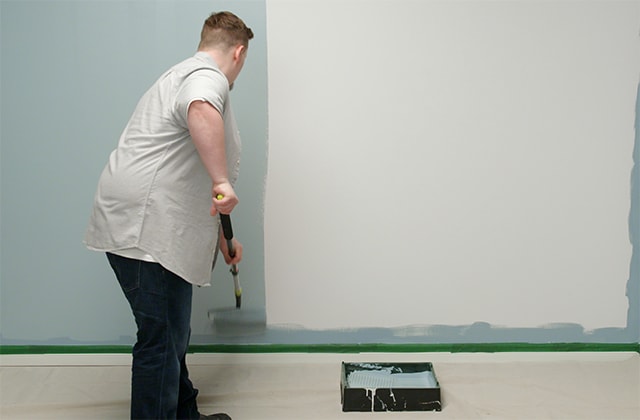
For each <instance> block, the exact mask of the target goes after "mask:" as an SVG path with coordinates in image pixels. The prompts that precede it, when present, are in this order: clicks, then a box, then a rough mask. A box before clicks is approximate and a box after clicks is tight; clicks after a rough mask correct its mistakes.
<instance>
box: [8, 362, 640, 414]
mask: <svg viewBox="0 0 640 420" xmlns="http://www.w3.org/2000/svg"><path fill="white" fill-rule="evenodd" d="M341 361H353V362H363V361H367V362H403V361H405V362H406V361H421V362H422V361H429V362H432V363H433V365H434V370H435V373H436V376H437V378H438V380H439V382H440V386H441V390H442V398H443V405H444V407H443V410H442V411H441V412H419V413H417V412H395V413H391V412H383V413H343V412H342V411H341V405H340V388H339V384H340V362H341ZM0 362H1V363H0V366H1V367H0V403H1V409H0V418H2V419H3V420H5V419H126V418H127V417H128V404H129V403H128V397H129V372H130V369H129V366H128V363H130V359H129V357H128V356H126V355H45V356H35V355H21V356H2V358H1V359H0ZM189 363H190V366H191V368H190V371H191V376H192V379H193V381H194V383H195V384H196V385H197V386H198V388H199V389H200V393H201V398H200V401H199V403H200V407H201V410H202V411H203V412H207V413H208V412H213V411H220V410H222V411H225V412H227V413H229V414H230V415H231V416H232V417H233V418H234V420H242V419H246V420H268V419H292V420H294V419H295V420H305V419H322V420H330V419H346V420H349V419H403V420H404V419H438V420H441V419H612V420H618V419H636V420H637V419H640V355H639V354H637V353H602V352H599V353H493V354H487V353H470V354H462V353H457V354H450V353H428V354H427V353H403V354H381V353H373V354H215V355H214V354H195V355H191V356H190V358H189Z"/></svg>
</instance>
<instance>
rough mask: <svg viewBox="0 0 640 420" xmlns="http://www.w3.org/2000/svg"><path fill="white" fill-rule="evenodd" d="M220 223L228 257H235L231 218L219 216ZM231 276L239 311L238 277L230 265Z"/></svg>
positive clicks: (233, 266)
mask: <svg viewBox="0 0 640 420" xmlns="http://www.w3.org/2000/svg"><path fill="white" fill-rule="evenodd" d="M220 223H221V224H222V233H223V235H224V239H225V241H227V248H228V249H229V256H230V257H231V258H233V257H235V256H236V250H235V249H233V227H232V226H231V216H229V215H228V214H220ZM229 271H230V272H231V275H233V289H234V291H235V294H236V308H238V309H240V306H241V305H242V287H240V277H239V276H238V266H237V265H236V264H231V269H230V270H229Z"/></svg>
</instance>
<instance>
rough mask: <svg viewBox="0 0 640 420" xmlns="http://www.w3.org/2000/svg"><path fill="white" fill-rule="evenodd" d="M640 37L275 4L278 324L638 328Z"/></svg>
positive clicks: (547, 22)
mask: <svg viewBox="0 0 640 420" xmlns="http://www.w3.org/2000/svg"><path fill="white" fill-rule="evenodd" d="M639 23H640V3H639V2H637V1H633V2H632V1H626V2H620V1H601V2H587V1H584V2H583V1H515V2H499V1H454V2H450V1H447V2H445V1H409V0H376V1H366V2H365V1H355V0H349V1H327V0H319V1H304V2H300V1H293V0H267V36H268V40H267V42H268V73H269V158H268V159H269V161H268V168H269V169H268V176H267V187H266V203H265V276H266V279H265V282H266V286H265V287H266V300H267V319H268V322H269V324H270V325H281V324H295V325H298V326H301V327H304V328H308V329H335V328H339V329H340V328H358V327H369V326H377V327H398V326H408V325H416V324H417V325H436V324H442V325H466V324H471V323H473V322H478V321H484V322H489V323H491V324H493V325H499V326H507V327H536V326H544V325H547V324H550V323H577V324H580V325H582V326H584V327H585V328H587V329H593V328H603V327H624V326H625V325H626V316H627V308H628V300H627V298H626V296H625V285H626V284H627V281H628V279H629V267H630V258H631V253H632V247H631V243H630V240H629V233H628V232H629V219H628V217H629V209H630V174H631V169H632V165H633V161H632V152H633V146H634V116H635V100H636V88H637V85H638V74H639V70H640V48H639V46H640V45H639V42H638V29H639Z"/></svg>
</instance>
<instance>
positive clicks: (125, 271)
mask: <svg viewBox="0 0 640 420" xmlns="http://www.w3.org/2000/svg"><path fill="white" fill-rule="evenodd" d="M107 259H108V260H109V264H110V265H111V268H112V269H113V272H114V273H115V275H116V278H117V279H118V283H120V287H121V288H122V290H123V291H124V292H125V293H126V292H130V291H132V290H135V289H138V288H139V287H140V270H141V267H142V261H139V260H134V259H131V258H125V257H121V256H120V255H115V254H111V253H109V252H107Z"/></svg>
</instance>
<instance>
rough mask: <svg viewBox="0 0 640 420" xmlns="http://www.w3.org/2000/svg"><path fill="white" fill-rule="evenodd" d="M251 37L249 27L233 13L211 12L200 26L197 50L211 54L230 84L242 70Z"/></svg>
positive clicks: (251, 33)
mask: <svg viewBox="0 0 640 420" xmlns="http://www.w3.org/2000/svg"><path fill="white" fill-rule="evenodd" d="M252 38H253V31H252V30H251V28H249V27H247V25H245V23H244V22H243V21H242V20H241V19H240V18H239V17H237V16H236V15H234V14H233V13H231V12H218V13H213V14H211V16H209V17H208V18H207V19H206V20H205V21H204V25H203V26H202V32H201V33H200V45H198V51H206V52H208V53H210V54H212V56H213V57H214V59H215V60H216V62H217V63H218V65H219V66H220V69H221V70H222V71H223V72H224V73H225V75H226V76H227V79H228V80H229V84H231V85H232V84H233V82H234V81H235V79H236V78H237V77H238V74H239V73H240V71H241V70H242V66H243V65H244V60H245V58H246V55H247V49H248V48H249V40H250V39H252Z"/></svg>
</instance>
